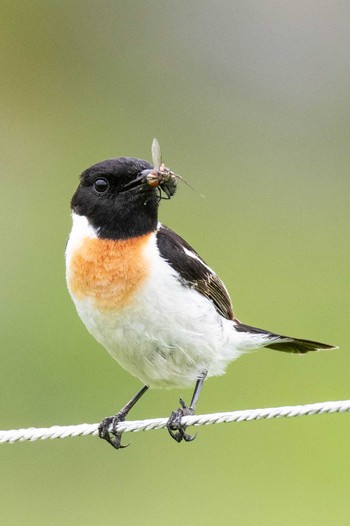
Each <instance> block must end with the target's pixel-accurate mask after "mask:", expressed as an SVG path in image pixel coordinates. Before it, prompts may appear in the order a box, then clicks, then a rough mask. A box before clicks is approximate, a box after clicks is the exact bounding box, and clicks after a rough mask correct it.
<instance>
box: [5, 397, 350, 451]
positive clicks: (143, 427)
mask: <svg viewBox="0 0 350 526" xmlns="http://www.w3.org/2000/svg"><path fill="white" fill-rule="evenodd" d="M349 411H350V400H340V401H337V402H319V403H316V404H306V405H294V406H285V407H270V408H265V409H246V410H243V411H232V412H227V413H212V414H210V415H193V416H184V417H183V418H182V423H183V424H185V425H188V426H203V425H210V424H222V423H224V422H249V421H251V420H261V419H263V418H265V419H269V418H281V417H292V416H303V415H324V414H328V413H346V412H349ZM167 421H168V418H152V419H149V420H133V421H126V422H120V423H119V424H118V425H117V431H121V432H123V433H127V432H129V431H132V432H136V431H150V430H152V429H161V428H163V427H165V426H166V423H167ZM98 426H99V424H79V425H72V426H52V427H43V428H34V427H30V428H28V429H14V430H11V431H0V443H1V444H3V443H5V442H9V443H13V442H17V441H19V442H23V441H24V440H30V441H31V442H33V441H34V440H39V439H40V440H46V439H48V438H50V439H54V438H67V437H76V436H85V435H97V429H98Z"/></svg>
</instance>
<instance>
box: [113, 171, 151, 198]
mask: <svg viewBox="0 0 350 526" xmlns="http://www.w3.org/2000/svg"><path fill="white" fill-rule="evenodd" d="M151 171H152V170H143V171H142V172H141V173H140V174H139V175H138V176H137V177H136V179H134V180H133V181H130V182H129V183H127V184H125V185H124V186H123V187H122V189H121V190H120V193H121V192H127V191H128V190H132V189H133V188H137V187H138V186H143V185H145V184H147V186H148V183H147V176H148V174H149V173H150V172H151Z"/></svg>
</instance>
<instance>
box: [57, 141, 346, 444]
mask: <svg viewBox="0 0 350 526" xmlns="http://www.w3.org/2000/svg"><path fill="white" fill-rule="evenodd" d="M152 163H153V164H151V163H150V162H148V161H146V160H142V159H138V158H134V157H118V158H111V159H107V160H105V161H102V162H98V163H96V164H94V165H93V166H91V167H89V168H87V169H86V170H85V171H83V173H82V174H81V175H80V181H79V185H78V188H77V190H76V191H75V193H74V195H73V197H72V200H71V212H72V229H71V232H70V235H69V239H68V242H67V246H66V254H65V256H66V282H67V287H68V291H69V293H70V296H71V298H72V300H73V302H74V304H75V307H76V310H77V312H78V315H79V316H80V318H81V320H82V322H83V323H84V324H85V326H86V328H87V330H88V331H89V332H90V333H91V334H92V336H94V338H95V339H96V340H97V341H98V342H99V343H100V344H101V345H102V346H103V347H105V349H106V350H107V351H108V353H109V354H110V355H111V356H112V358H114V359H115V360H116V361H117V362H118V363H119V364H120V366H121V367H122V368H124V369H125V370H126V371H128V372H129V373H130V374H131V375H133V376H135V377H136V378H138V379H139V380H140V381H141V382H142V384H143V387H142V388H141V389H140V390H139V391H138V392H137V393H136V394H135V395H134V396H133V397H132V398H131V400H130V401H128V402H127V403H126V404H125V405H124V406H123V407H122V408H121V409H120V410H119V411H118V412H117V413H116V414H114V415H112V416H109V417H106V418H104V419H103V420H102V421H101V423H100V425H99V428H98V431H99V436H100V437H101V438H103V439H104V440H106V441H107V442H108V443H109V444H110V445H111V446H113V447H114V448H115V449H120V448H123V447H126V446H124V445H123V444H122V443H121V442H122V441H121V438H122V434H121V433H120V432H118V430H117V426H118V423H119V422H122V421H124V420H125V418H126V417H127V415H128V413H129V411H130V410H131V409H132V407H134V405H135V404H136V402H138V400H139V399H140V398H141V397H142V396H143V395H144V393H145V392H146V391H147V390H148V389H149V388H160V389H169V388H178V389H180V388H188V387H192V388H194V390H193V395H192V399H191V402H190V404H189V405H187V404H186V403H185V402H184V400H183V399H181V398H180V407H179V408H178V409H176V410H175V411H172V413H171V414H170V416H169V419H168V423H167V429H168V432H169V434H170V435H171V437H172V438H173V439H174V440H175V441H176V442H182V441H185V442H190V441H192V440H193V439H194V438H195V435H190V434H189V433H188V432H187V430H186V426H185V425H184V424H182V417H183V416H185V415H192V414H194V412H195V409H196V404H197V401H198V397H199V394H200V391H201V389H202V387H203V384H204V381H205V380H206V379H207V378H209V377H211V376H216V375H222V374H224V373H225V371H226V367H227V365H228V364H229V363H230V362H231V361H233V360H235V359H237V358H238V357H240V356H241V355H244V354H246V353H249V352H251V351H255V350H258V349H260V348H265V347H266V348H269V349H273V350H277V351H283V352H287V353H296V354H305V353H307V352H309V351H317V350H321V349H335V348H337V347H336V346H334V345H328V344H325V343H320V342H315V341H311V340H305V339H299V338H294V337H290V336H283V335H281V334H277V333H274V332H271V331H268V330H264V329H259V328H257V327H253V326H250V325H247V324H245V323H243V322H241V321H240V320H239V319H238V318H237V317H236V315H235V313H234V311H233V306H232V302H231V299H230V296H229V293H228V291H227V289H226V287H225V285H224V283H223V282H222V281H221V279H220V278H219V277H218V276H217V274H216V273H215V272H214V270H212V269H211V268H210V267H209V266H208V265H207V263H206V262H205V261H204V260H203V259H202V258H201V256H200V255H199V254H198V252H196V251H195V250H194V249H193V248H192V247H191V246H190V245H189V244H188V243H187V242H186V241H185V240H184V239H183V238H182V237H180V236H179V235H178V234H177V233H176V232H174V231H173V230H171V229H170V228H168V227H167V226H165V225H163V224H162V223H161V222H159V219H158V208H159V204H160V202H161V201H162V200H164V199H170V198H172V197H173V196H174V194H175V192H176V190H177V187H178V182H179V181H181V178H180V176H178V175H177V174H175V173H174V172H173V171H172V170H170V169H169V168H167V167H166V166H165V165H164V163H162V162H161V153H160V146H159V143H158V141H157V140H156V139H154V141H153V143H152Z"/></svg>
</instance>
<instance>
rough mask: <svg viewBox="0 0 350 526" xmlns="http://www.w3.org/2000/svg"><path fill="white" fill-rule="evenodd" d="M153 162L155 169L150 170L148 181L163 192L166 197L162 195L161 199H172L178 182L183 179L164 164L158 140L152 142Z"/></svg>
mask: <svg viewBox="0 0 350 526" xmlns="http://www.w3.org/2000/svg"><path fill="white" fill-rule="evenodd" d="M152 161H153V166H154V169H153V170H150V172H149V173H148V175H147V176H146V181H147V183H148V184H149V185H150V186H154V187H158V188H160V189H161V190H163V192H164V193H165V195H166V197H162V196H161V194H160V195H159V198H160V199H170V198H171V197H172V196H173V195H174V194H175V192H176V189H177V180H178V179H181V177H180V176H179V175H176V174H175V173H174V172H173V171H172V170H170V169H169V168H167V167H166V166H165V164H164V163H163V162H162V152H161V149H160V144H159V142H158V140H157V139H153V142H152Z"/></svg>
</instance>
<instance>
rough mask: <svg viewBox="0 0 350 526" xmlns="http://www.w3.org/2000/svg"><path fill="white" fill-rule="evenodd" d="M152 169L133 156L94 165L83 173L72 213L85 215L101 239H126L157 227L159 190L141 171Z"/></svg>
mask: <svg viewBox="0 0 350 526" xmlns="http://www.w3.org/2000/svg"><path fill="white" fill-rule="evenodd" d="M150 169H152V166H151V165H150V164H149V163H148V162H147V161H143V160H141V159H134V158H130V157H119V158H118V159H109V160H107V161H103V162H101V163H97V164H94V165H93V166H91V167H90V168H88V169H87V170H85V171H84V172H83V173H82V174H81V176H80V184H79V186H78V188H77V190H76V192H75V194H74V195H73V198H72V201H71V206H72V210H73V212H75V213H76V214H78V215H82V216H86V217H87V218H88V220H89V222H90V224H91V225H92V226H93V227H94V228H95V229H96V230H97V232H98V235H99V237H101V238H108V239H126V238H129V237H136V236H140V235H143V234H147V233H149V232H152V231H154V230H156V228H157V222H158V218H157V215H158V197H157V191H156V189H155V188H153V187H152V186H150V185H149V184H147V183H145V182H144V176H143V174H142V172H143V171H144V170H150ZM145 173H147V172H145Z"/></svg>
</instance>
